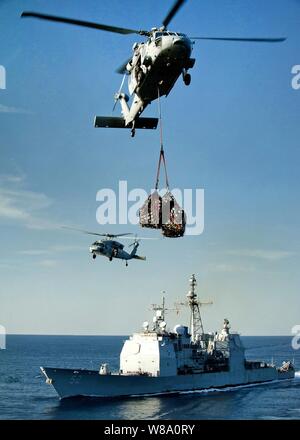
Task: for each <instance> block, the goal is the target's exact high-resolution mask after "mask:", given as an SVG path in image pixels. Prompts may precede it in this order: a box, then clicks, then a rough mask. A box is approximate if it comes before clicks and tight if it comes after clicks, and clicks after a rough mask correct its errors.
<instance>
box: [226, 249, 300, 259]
mask: <svg viewBox="0 0 300 440" xmlns="http://www.w3.org/2000/svg"><path fill="white" fill-rule="evenodd" d="M227 253H228V254H229V255H234V256H238V257H249V258H259V259H261V260H268V261H279V260H282V259H284V258H288V257H292V256H294V255H295V252H291V251H283V250H266V249H239V250H230V251H228V252H227Z"/></svg>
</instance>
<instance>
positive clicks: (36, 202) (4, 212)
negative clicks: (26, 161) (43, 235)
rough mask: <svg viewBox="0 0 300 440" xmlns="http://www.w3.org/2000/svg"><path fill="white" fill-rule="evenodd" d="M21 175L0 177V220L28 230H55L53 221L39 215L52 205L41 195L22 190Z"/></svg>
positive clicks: (3, 175)
mask: <svg viewBox="0 0 300 440" xmlns="http://www.w3.org/2000/svg"><path fill="white" fill-rule="evenodd" d="M24 181H25V177H24V176H23V175H15V176H14V175H7V174H2V175H0V183H1V188H0V220H4V221H5V220H6V221H7V220H9V221H15V222H16V223H20V224H22V225H24V226H26V227H27V228H30V229H56V228H57V227H58V225H57V224H55V223H54V222H53V221H51V220H49V219H47V218H44V217H41V215H40V213H41V212H42V211H45V210H46V209H47V208H49V207H50V206H51V205H52V200H51V199H50V198H49V197H48V196H46V195H45V194H43V193H39V192H34V191H28V190H25V189H23V186H24V185H23V184H24Z"/></svg>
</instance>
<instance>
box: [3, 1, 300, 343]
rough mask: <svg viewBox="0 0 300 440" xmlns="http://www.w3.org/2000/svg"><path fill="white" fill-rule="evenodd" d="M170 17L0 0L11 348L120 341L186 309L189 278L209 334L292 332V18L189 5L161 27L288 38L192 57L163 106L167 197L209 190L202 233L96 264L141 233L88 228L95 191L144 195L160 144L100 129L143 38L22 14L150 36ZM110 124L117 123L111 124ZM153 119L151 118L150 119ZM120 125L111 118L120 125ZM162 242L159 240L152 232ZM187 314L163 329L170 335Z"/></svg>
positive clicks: (295, 134) (103, 6) (6, 318)
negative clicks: (109, 243)
mask: <svg viewBox="0 0 300 440" xmlns="http://www.w3.org/2000/svg"><path fill="white" fill-rule="evenodd" d="M171 4H172V1H171V0H170V1H169V0H165V1H163V2H155V1H153V0H152V1H148V0H147V1H146V0H145V1H144V2H143V6H142V7H141V6H140V5H141V2H139V1H136V0H131V1H128V2H126V7H124V2H122V1H120V0H109V1H108V0H102V1H101V2H99V1H96V0H87V1H86V2H82V1H79V0H72V1H70V0H69V1H67V0H66V1H64V2H60V1H58V0H53V1H42V0H32V1H31V0H28V1H26V2H25V1H21V0H19V1H17V0H16V1H14V0H11V1H5V0H2V1H1V0H0V32H1V39H0V65H3V66H5V68H6V72H7V89H6V90H0V133H1V138H0V243H1V246H0V323H1V324H2V325H5V326H6V329H7V331H8V332H9V333H54V334H127V333H130V332H131V331H132V330H135V329H138V328H139V325H140V324H141V323H142V322H143V320H145V319H146V318H150V316H149V312H148V311H147V308H148V306H149V304H150V303H151V302H159V300H160V297H161V293H160V292H161V291H162V290H166V291H167V294H166V296H167V302H168V303H169V305H170V306H171V305H172V303H173V302H174V301H176V300H178V299H180V298H182V297H183V296H184V295H185V294H186V291H187V289H188V278H189V275H190V274H191V273H193V272H194V273H196V275H197V278H198V292H199V295H200V296H201V298H203V299H212V300H213V301H214V305H213V306H210V307H207V308H206V309H205V310H203V320H204V324H205V326H206V328H207V329H208V330H214V329H217V328H218V327H219V326H220V325H221V323H222V320H223V318H224V317H225V316H226V317H227V318H229V319H230V320H231V322H232V327H234V329H238V330H239V331H241V333H242V334H253V335H254V334H289V333H290V331H291V328H292V327H293V326H294V325H295V324H299V310H300V295H299V287H300V275H299V255H300V254H299V252H300V245H299V214H300V208H299V193H300V191H299V159H300V151H299V140H300V124H299V110H300V91H295V90H293V89H292V87H291V79H292V75H291V69H292V66H294V65H295V64H300V55H299V45H300V36H299V21H300V2H298V1H296V0H276V1H275V0H272V1H271V0H265V1H264V2H260V1H259V0H245V1H234V0H231V1H229V0H213V1H208V0H203V1H201V2H200V1H196V0H190V1H188V2H187V3H186V5H185V6H184V7H183V8H182V10H181V11H180V13H179V14H178V15H177V16H176V18H175V19H174V21H173V22H172V26H171V28H172V29H174V30H178V31H181V32H186V33H188V34H190V35H194V36H195V35H199V36H200V35H204V36H245V37H253V36H258V37H260V36H261V37H263V36H270V37H273V36H274V37H277V36H279V37H280V36H285V37H288V41H287V42H286V43H283V44H280V45H268V44H265V45H257V44H241V43H224V42H204V41H202V42H197V43H196V44H195V46H194V53H193V54H194V56H195V58H196V64H195V67H194V69H193V70H192V72H191V73H192V84H191V86H190V87H186V86H184V84H183V82H182V81H181V80H179V81H178V83H177V84H176V87H175V88H174V89H173V91H172V92H171V94H170V96H169V97H168V99H167V100H165V99H163V102H162V107H163V115H164V134H165V148H166V156H167V161H168V170H169V178H170V183H171V187H178V188H193V189H195V188H204V190H205V231H204V233H203V234H202V235H200V236H197V237H185V238H183V239H180V240H159V241H153V242H152V241H146V242H144V243H142V245H141V249H140V253H141V254H142V255H143V254H145V255H147V262H140V261H136V262H133V263H132V264H130V265H129V267H128V268H125V267H124V264H122V263H121V262H120V261H114V262H112V263H110V262H109V261H108V260H106V259H100V258H99V259H97V260H96V261H95V262H94V261H92V260H91V258H90V255H89V254H88V246H89V244H90V242H91V240H90V238H91V237H89V236H85V235H80V234H76V233H73V232H69V231H64V230H62V229H60V228H59V227H58V226H59V225H77V226H79V227H83V228H85V229H91V230H95V231H97V230H98V231H105V232H106V231H108V232H118V231H121V232H122V231H124V228H125V229H126V231H125V232H127V230H128V231H129V232H134V233H136V232H137V233H142V234H143V235H145V231H140V230H139V229H138V227H133V226H129V227H124V226H122V225H120V226H107V227H106V228H104V227H102V228H100V226H99V225H98V224H97V222H96V216H95V214H96V209H97V207H98V206H99V204H98V202H97V201H96V193H97V191H98V190H99V189H101V188H112V189H117V187H118V182H119V180H127V181H128V187H129V189H133V188H136V187H138V188H139V187H142V188H144V189H146V190H147V189H148V188H149V189H150V188H151V187H152V186H153V184H154V177H155V171H156V163H157V159H158V150H159V142H158V141H159V138H158V132H155V131H149V132H148V131H143V132H138V133H137V136H136V138H134V139H131V138H130V136H129V133H128V132H127V131H125V130H124V131H123V130H119V131H118V130H101V129H98V130H96V129H94V128H93V117H94V115H96V114H99V115H110V114H111V109H112V106H113V95H114V93H115V92H116V91H117V89H118V87H119V85H120V82H121V79H122V78H121V76H120V75H117V74H116V73H114V70H115V69H116V68H117V67H118V66H119V65H120V64H122V62H123V60H125V59H126V58H128V57H129V56H130V54H131V47H132V45H133V43H134V42H135V41H140V38H139V37H134V36H120V35H114V34H109V33H105V32H100V31H98V32H97V31H94V30H90V29H81V28H76V27H71V26H67V25H65V26H64V25H60V24H53V23H46V22H41V21H38V20H36V21H34V20H30V19H27V20H21V19H19V16H20V13H21V12H22V11H23V10H35V11H41V12H46V13H53V14H58V15H62V16H69V17H76V18H81V19H87V20H93V21H99V22H102V23H108V24H113V25H116V26H125V27H129V28H146V29H147V28H151V27H152V26H155V25H159V24H160V22H161V20H162V18H163V17H164V16H165V15H166V13H167V11H168V9H169V7H170V6H171ZM118 111H119V110H118ZM156 113H157V106H156V103H154V104H153V105H152V106H150V108H149V109H148V110H147V115H148V116H156ZM116 114H117V113H116ZM149 235H151V236H154V237H156V236H157V237H159V235H158V234H155V233H153V234H150V233H149ZM186 317H187V313H182V314H181V315H180V316H179V317H176V316H173V315H172V314H171V313H170V315H169V322H170V324H175V323H176V322H177V321H182V322H184V321H185V320H186Z"/></svg>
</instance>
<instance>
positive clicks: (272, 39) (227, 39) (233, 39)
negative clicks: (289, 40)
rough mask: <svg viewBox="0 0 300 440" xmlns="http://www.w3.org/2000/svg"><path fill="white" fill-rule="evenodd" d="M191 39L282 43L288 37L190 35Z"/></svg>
mask: <svg viewBox="0 0 300 440" xmlns="http://www.w3.org/2000/svg"><path fill="white" fill-rule="evenodd" d="M189 38H190V39H191V40H213V41H244V42H246V43H282V42H283V41H286V38H235V37H229V38H227V37H220V38H219V37H189Z"/></svg>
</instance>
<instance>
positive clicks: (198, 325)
mask: <svg viewBox="0 0 300 440" xmlns="http://www.w3.org/2000/svg"><path fill="white" fill-rule="evenodd" d="M196 286H197V281H196V277H195V275H194V274H193V275H192V276H191V278H190V290H189V291H188V293H187V295H186V296H187V301H185V302H184V303H177V305H178V306H181V305H182V306H188V307H189V308H190V310H191V317H190V332H191V341H192V342H197V338H198V336H197V335H202V334H203V333H204V328H203V322H202V318H201V313H200V307H201V306H202V305H206V304H212V301H209V302H201V301H199V300H198V296H197V293H196Z"/></svg>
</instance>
